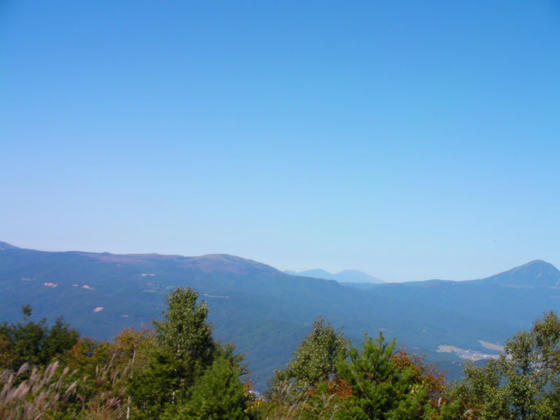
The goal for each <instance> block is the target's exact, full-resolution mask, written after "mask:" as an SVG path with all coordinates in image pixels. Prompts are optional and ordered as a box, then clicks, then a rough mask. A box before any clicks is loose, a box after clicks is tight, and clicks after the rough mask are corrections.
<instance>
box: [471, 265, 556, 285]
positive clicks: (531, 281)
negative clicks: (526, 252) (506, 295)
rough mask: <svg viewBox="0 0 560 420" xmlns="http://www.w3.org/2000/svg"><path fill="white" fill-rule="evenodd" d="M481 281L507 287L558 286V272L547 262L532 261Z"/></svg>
mask: <svg viewBox="0 0 560 420" xmlns="http://www.w3.org/2000/svg"><path fill="white" fill-rule="evenodd" d="M482 280H483V281H486V282H489V283H497V284H500V285H502V286H509V287H513V286H522V287H536V286H558V285H559V284H560V270H558V269H557V268H556V267H555V266H553V265H552V264H550V263H549V262H546V261H543V260H533V261H529V262H528V263H526V264H523V265H520V266H518V267H514V268H512V269H511V270H508V271H504V272H503V273H499V274H496V275H494V276H491V277H487V278H485V279H482Z"/></svg>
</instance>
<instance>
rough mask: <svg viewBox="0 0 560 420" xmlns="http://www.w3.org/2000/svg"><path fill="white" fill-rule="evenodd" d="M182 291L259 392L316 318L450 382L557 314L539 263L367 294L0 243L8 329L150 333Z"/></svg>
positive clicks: (2, 316) (250, 271)
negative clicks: (391, 342) (24, 320)
mask: <svg viewBox="0 0 560 420" xmlns="http://www.w3.org/2000/svg"><path fill="white" fill-rule="evenodd" d="M187 286H190V287H193V288H195V289H196V290H198V291H199V293H200V295H201V298H202V299H204V300H205V301H206V302H207V303H208V304H209V306H210V320H211V322H212V323H213V325H214V332H215V335H216V336H217V337H218V338H219V339H220V340H222V341H231V342H234V343H235V344H236V346H237V349H238V351H239V352H241V353H244V354H246V359H247V361H248V363H249V369H250V372H251V377H252V379H253V380H254V382H255V384H256V386H257V389H261V390H262V389H263V388H264V387H265V386H266V382H267V380H268V379H269V378H270V377H271V375H272V373H273V371H274V369H277V368H281V367H283V366H284V364H285V363H286V362H287V361H288V360H289V359H290V357H291V354H292V353H293V351H294V350H295V349H296V348H297V345H298V344H299V342H300V341H301V339H302V338H303V337H304V336H305V335H306V334H307V333H308V332H309V328H310V326H311V324H312V322H313V320H314V319H315V318H316V317H317V316H324V317H325V318H326V319H327V320H329V321H330V322H331V323H333V324H334V325H335V326H337V327H340V328H343V332H344V333H345V335H346V336H347V337H349V338H350V339H352V341H353V342H354V343H355V344H359V343H360V342H361V340H362V339H363V335H364V333H369V334H371V335H377V334H378V332H379V331H383V333H384V334H385V336H386V337H388V338H392V337H396V338H397V340H398V343H399V345H400V346H404V347H406V348H407V349H408V350H410V351H412V352H414V353H416V354H419V355H424V356H426V358H427V359H428V360H429V361H431V362H434V363H435V364H436V366H438V367H439V368H441V369H443V370H445V371H447V373H448V377H449V378H454V377H457V375H459V374H460V371H461V368H460V367H461V364H462V362H463V359H465V358H467V359H468V358H470V359H472V360H484V359H485V358H488V357H495V355H496V353H497V351H498V349H499V348H500V346H501V345H503V344H504V342H505V340H506V339H507V338H508V337H510V336H512V335H513V334H514V333H516V332H518V331H519V330H520V329H522V328H528V327H530V326H531V324H532V322H533V320H534V319H535V318H537V317H539V316H542V314H543V312H545V311H549V310H558V307H559V305H560V271H558V270H557V269H556V268H555V267H554V266H553V265H551V264H549V263H547V262H545V261H532V262H530V263H528V264H525V265H522V266H520V267H517V268H514V269H512V270H509V271H506V272H504V273H500V274H497V275H493V276H490V277H487V278H484V279H479V280H472V281H461V282H457V281H446V280H429V281H424V282H414V283H378V284H371V285H368V287H367V288H365V289H364V288H358V287H355V284H344V283H339V282H337V281H333V280H323V279H319V278H315V277H305V276H299V275H290V274H287V273H284V272H282V271H279V270H277V269H275V268H273V267H271V266H268V265H265V264H261V263H259V262H256V261H253V260H249V259H244V258H240V257H235V256H231V255H224V254H216V255H204V256H200V257H185V256H180V255H160V254H130V255H117V254H110V253H91V252H79V251H72V252H44V251H37V250H30V249H22V248H17V247H14V246H12V245H9V244H7V243H3V242H0V320H3V321H8V322H15V321H20V320H21V306H22V305H25V304H30V305H31V306H32V308H33V317H34V318H35V319H38V318H41V317H48V319H49V320H50V321H54V319H55V318H56V317H58V316H63V317H64V318H65V320H66V321H68V322H70V323H71V324H72V325H73V326H74V327H76V328H78V329H79V330H80V331H81V332H82V333H83V334H85V335H88V336H91V337H93V338H98V339H107V338H111V337H114V336H115V335H116V334H118V333H119V331H121V330H122V329H123V328H126V327H129V326H135V327H137V328H141V327H149V326H150V324H151V321H152V320H153V319H159V318H161V316H162V315H161V314H162V310H164V308H165V296H166V294H167V293H168V292H169V291H170V290H172V289H173V288H176V287H187Z"/></svg>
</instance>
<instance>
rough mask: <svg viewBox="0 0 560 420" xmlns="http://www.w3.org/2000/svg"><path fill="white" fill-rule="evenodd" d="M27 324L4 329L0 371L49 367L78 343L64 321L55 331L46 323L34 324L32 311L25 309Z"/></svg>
mask: <svg viewBox="0 0 560 420" xmlns="http://www.w3.org/2000/svg"><path fill="white" fill-rule="evenodd" d="M22 313H23V319H24V321H25V322H23V323H17V324H8V323H3V324H1V325H0V363H1V364H0V368H9V369H12V370H17V369H18V368H19V367H20V366H21V365H23V364H24V363H30V364H32V365H41V366H42V365H46V364H48V363H49V362H50V361H51V360H52V359H53V358H55V357H60V356H62V355H63V354H64V353H65V352H66V351H68V350H70V349H71V348H72V346H73V345H74V344H75V343H76V342H77V341H78V338H79V334H78V332H77V331H76V330H74V329H72V328H70V325H69V324H67V323H65V322H64V321H63V319H62V318H58V319H57V320H56V322H55V324H54V325H53V326H51V327H49V326H48V325H47V321H46V319H44V318H43V319H42V320H41V321H40V322H33V321H31V320H30V318H31V313H32V311H31V307H30V306H29V305H25V306H23V308H22Z"/></svg>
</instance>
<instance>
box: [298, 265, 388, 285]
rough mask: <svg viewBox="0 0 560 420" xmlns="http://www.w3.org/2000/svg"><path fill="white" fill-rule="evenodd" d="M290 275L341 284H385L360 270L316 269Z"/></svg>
mask: <svg viewBox="0 0 560 420" xmlns="http://www.w3.org/2000/svg"><path fill="white" fill-rule="evenodd" d="M288 273H289V274H293V275H296V276H304V277H314V278H317V279H324V280H336V281H338V282H339V283H383V280H380V279H378V278H377V277H373V276H370V275H369V274H367V273H364V272H363V271H359V270H342V271H340V272H339V273H335V274H333V273H329V272H328V271H326V270H323V269H322V268H315V269H313V270H306V271H301V272H299V273H298V272H294V271H290V272H288Z"/></svg>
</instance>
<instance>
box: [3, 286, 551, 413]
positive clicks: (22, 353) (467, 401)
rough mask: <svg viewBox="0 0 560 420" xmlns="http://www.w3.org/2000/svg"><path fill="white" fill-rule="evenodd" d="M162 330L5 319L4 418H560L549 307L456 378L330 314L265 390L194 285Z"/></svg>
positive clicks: (183, 292) (172, 303)
mask: <svg viewBox="0 0 560 420" xmlns="http://www.w3.org/2000/svg"><path fill="white" fill-rule="evenodd" d="M164 315H165V316H164V319H163V320H162V321H159V322H157V323H155V324H154V329H153V330H151V331H135V330H132V329H127V330H124V331H122V332H121V333H120V334H119V335H118V337H117V338H116V339H115V340H114V341H112V342H97V341H93V340H91V339H88V338H85V337H80V336H79V334H78V333H77V332H76V331H75V330H73V329H72V328H71V327H70V326H69V325H68V324H66V323H64V321H63V320H61V319H59V320H58V321H57V322H56V323H55V324H54V325H53V326H50V327H49V326H48V325H47V324H46V322H45V321H44V320H42V321H40V322H38V323H37V322H34V321H32V320H31V319H30V318H31V316H32V310H31V308H30V307H28V306H25V307H24V308H23V317H24V320H23V322H20V323H16V324H9V323H3V324H2V325H1V326H0V372H1V373H0V389H1V391H0V417H1V418H3V419H38V418H41V419H66V418H68V419H70V418H73V419H129V418H132V419H176V418H180V419H271V420H272V419H403V420H404V419H412V418H417V419H489V418H492V419H494V418H495V419H551V418H558V416H560V403H559V401H560V363H559V361H560V319H559V318H558V317H557V315H556V314H554V313H552V312H551V313H547V314H545V316H544V317H543V318H542V319H539V320H537V321H536V322H535V323H534V326H533V328H532V329H531V330H529V331H524V332H521V333H519V334H517V335H516V336H515V337H513V338H512V339H511V340H508V342H507V343H506V346H505V350H504V353H503V354H502V355H501V356H500V357H499V358H498V359H497V360H491V361H490V362H489V363H488V364H487V365H486V366H484V367H477V366H474V365H472V364H467V365H465V377H464V379H463V380H462V381H461V382H458V383H455V384H453V385H448V384H446V382H445V381H444V378H443V375H442V374H441V373H439V372H437V371H436V370H435V369H434V368H432V367H431V366H429V365H427V364H426V363H425V362H424V361H423V360H422V359H420V358H418V357H416V356H414V355H411V354H409V353H407V352H404V351H398V350H397V349H396V341H395V340H394V339H393V340H392V341H389V342H388V341H386V340H385V338H384V336H383V334H382V333H379V335H378V336H377V337H376V338H372V337H370V336H368V335H367V334H366V335H365V338H364V339H363V341H362V344H361V346H360V348H357V347H354V346H353V345H352V343H351V342H350V341H349V340H348V339H347V338H346V337H345V336H344V335H343V334H342V333H341V331H340V330H336V329H335V328H334V327H333V326H331V325H330V324H329V323H328V322H327V321H325V320H324V319H322V318H319V319H317V320H316V321H315V322H314V323H313V326H312V329H311V331H310V333H309V334H308V335H307V336H306V337H305V338H304V339H303V340H302V342H301V343H300V345H299V347H298V349H297V350H296V352H295V353H294V354H293V356H292V359H291V360H290V361H289V363H288V364H287V365H286V366H285V368H284V369H281V370H277V371H276V373H275V375H274V378H273V380H272V381H271V383H270V386H269V388H268V390H267V391H266V393H265V396H264V397H263V396H261V395H259V394H258V393H256V392H254V390H253V387H252V384H251V375H250V366H247V365H246V364H245V362H244V361H243V358H242V357H241V356H240V355H238V354H237V353H236V352H235V351H234V348H233V346H231V345H228V344H223V343H220V342H218V341H216V340H215V339H214V337H213V335H212V328H211V326H210V324H209V323H208V307H207V306H206V304H205V303H204V302H203V301H201V300H200V299H199V296H198V293H197V292H196V291H194V290H192V289H189V288H187V289H181V288H180V289H176V290H174V291H172V292H170V293H169V295H168V296H167V310H166V312H165V314H164Z"/></svg>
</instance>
